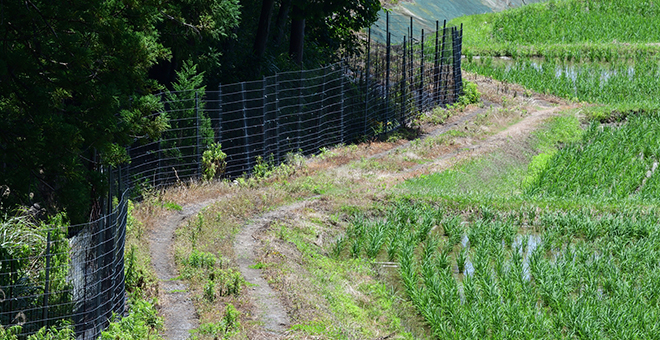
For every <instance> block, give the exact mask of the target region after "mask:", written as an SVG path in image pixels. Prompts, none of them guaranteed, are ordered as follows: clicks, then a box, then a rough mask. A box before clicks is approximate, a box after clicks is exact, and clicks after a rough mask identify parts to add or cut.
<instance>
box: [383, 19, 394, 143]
mask: <svg viewBox="0 0 660 340" xmlns="http://www.w3.org/2000/svg"><path fill="white" fill-rule="evenodd" d="M388 13H389V12H388ZM387 30H388V33H387V50H386V52H385V64H386V66H385V122H383V123H384V124H385V125H384V131H387V125H388V123H389V121H390V52H391V50H390V48H391V46H390V43H391V39H392V34H391V33H389V24H388V27H387Z"/></svg>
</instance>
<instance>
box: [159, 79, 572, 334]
mask: <svg viewBox="0 0 660 340" xmlns="http://www.w3.org/2000/svg"><path fill="white" fill-rule="evenodd" d="M498 91H499V90H498ZM498 95H499V93H498ZM533 102H534V103H533V105H530V106H533V107H534V109H532V110H530V111H529V112H528V113H527V114H526V115H525V116H524V117H522V118H521V119H519V120H518V121H517V122H516V123H515V124H512V125H510V126H508V127H506V128H504V129H503V130H502V131H500V132H498V133H495V134H493V135H490V136H488V137H486V138H483V139H474V140H472V141H471V142H470V143H469V145H462V146H461V147H460V148H454V149H452V150H447V152H443V153H441V154H439V155H436V156H434V157H435V158H434V160H433V161H431V162H426V163H423V164H414V165H409V166H407V167H406V168H404V169H400V170H398V171H385V172H386V173H382V174H380V175H379V178H382V177H389V178H395V179H397V180H402V179H405V178H410V177H413V176H417V175H419V174H421V173H428V172H433V171H439V170H442V169H445V168H447V167H449V166H451V164H453V162H454V161H453V160H454V159H457V158H465V157H473V156H479V155H481V154H485V153H487V152H490V151H491V150H494V149H495V148H497V147H500V146H502V145H503V144H504V143H506V142H507V141H509V140H511V139H520V138H524V137H526V136H528V135H529V134H530V133H531V132H532V131H533V130H535V129H536V128H538V126H539V125H540V124H541V123H542V122H543V121H544V120H545V119H547V118H548V117H550V116H552V115H555V114H556V113H557V112H559V111H561V110H564V109H566V108H568V107H569V105H566V104H563V105H554V104H551V103H550V102H547V101H544V100H543V99H541V98H539V99H538V100H533ZM489 109H491V108H480V109H479V108H477V109H472V110H470V111H468V112H465V113H460V114H458V115H457V116H455V117H452V118H451V119H450V120H449V122H448V123H446V124H445V125H442V126H439V127H436V128H434V129H433V130H430V131H428V132H427V133H426V134H425V135H424V136H422V137H421V138H420V140H424V139H425V138H430V137H435V136H438V135H440V134H443V133H445V132H447V131H449V130H451V129H455V128H457V127H460V126H462V125H464V124H467V123H470V122H472V121H474V120H475V119H476V118H477V117H478V116H479V115H480V114H482V113H484V112H486V111H487V110H489ZM411 144H412V143H411V142H406V143H403V144H401V145H398V146H396V147H390V148H389V149H388V150H385V151H382V152H378V153H375V154H372V155H371V156H368V157H366V158H370V159H379V158H384V157H386V156H388V155H391V154H393V153H395V151H396V150H399V151H401V149H406V148H410V147H411ZM349 167H350V165H349V164H345V165H342V166H335V168H334V169H333V168H332V167H330V168H327V169H325V170H323V171H328V170H329V171H332V173H333V174H334V176H339V177H342V176H349V175H350V174H348V172H347V171H338V169H340V168H349ZM363 175H364V174H361V175H358V176H363ZM350 176H353V175H350ZM360 186H361V185H360V184H358V185H357V187H356V188H352V190H358V191H359V190H362V189H364V188H361V187H360ZM228 197H229V196H225V197H224V199H227V198H228ZM218 200H219V199H213V200H207V201H204V202H201V203H197V204H189V205H186V206H184V207H183V209H182V211H180V212H176V213H173V214H170V215H169V216H167V217H166V218H165V220H163V222H162V224H161V225H160V227H159V228H155V229H154V230H153V231H152V232H151V235H150V252H151V257H152V263H153V266H154V269H155V271H156V274H157V276H158V279H159V280H160V282H159V288H160V289H159V299H160V304H161V306H162V308H161V315H162V316H163V317H164V319H165V328H166V331H165V334H164V337H165V338H167V339H187V338H188V336H189V331H190V330H192V329H195V328H196V327H197V325H198V318H197V315H196V312H195V309H194V306H193V303H192V301H191V296H190V293H189V292H188V289H187V287H186V284H185V283H184V282H182V281H181V280H177V279H176V278H177V277H178V273H177V270H176V266H175V264H174V255H173V254H174V249H173V243H174V233H175V230H176V229H177V227H179V226H180V225H181V224H182V223H183V222H184V221H185V220H186V219H187V218H189V217H192V216H194V215H196V214H197V213H199V212H200V211H201V210H202V209H203V208H204V207H206V206H208V205H210V204H213V203H214V202H217V201H218ZM312 200H314V198H308V199H306V200H304V201H300V202H297V203H294V204H291V205H287V206H283V207H279V208H277V209H276V210H273V211H271V212H268V213H265V214H263V215H261V216H259V217H256V218H255V219H254V220H253V221H252V222H251V223H249V224H247V225H245V226H243V227H242V228H241V231H240V232H239V233H238V234H237V235H236V238H235V240H234V243H233V249H234V254H235V256H236V261H237V263H238V267H239V270H240V272H241V273H242V275H243V277H244V278H245V280H246V281H247V282H248V283H249V285H248V287H247V289H246V291H247V292H248V296H249V298H250V301H251V302H252V305H253V306H254V307H253V308H254V310H253V311H252V313H253V315H254V316H255V319H256V321H258V323H259V324H260V325H262V326H260V328H261V329H262V332H260V336H259V338H264V339H273V338H281V337H283V336H285V331H286V330H287V329H288V328H289V326H290V324H291V322H292V321H291V320H290V319H289V316H288V315H287V309H286V308H285V306H284V304H283V302H282V299H281V298H282V294H286V292H280V291H275V290H273V288H272V287H271V285H270V284H269V283H268V282H267V281H266V280H265V279H264V273H263V271H262V270H261V269H258V267H257V266H255V265H256V264H257V263H256V260H257V254H258V252H259V250H260V249H261V247H262V246H263V245H262V243H261V242H260V241H259V240H258V238H257V237H256V235H257V233H259V232H260V231H262V230H263V229H264V228H268V227H269V226H270V224H271V223H272V222H273V221H276V220H280V219H284V218H286V217H290V216H291V215H292V214H293V213H295V212H296V211H297V210H300V209H302V208H305V207H306V206H307V205H308V204H309V203H310V202H311V201H312Z"/></svg>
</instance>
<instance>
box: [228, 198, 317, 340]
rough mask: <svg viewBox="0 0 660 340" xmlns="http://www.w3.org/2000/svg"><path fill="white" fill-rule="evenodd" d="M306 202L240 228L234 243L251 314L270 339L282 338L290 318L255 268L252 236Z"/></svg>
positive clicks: (303, 205) (276, 295)
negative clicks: (252, 305) (254, 315)
mask: <svg viewBox="0 0 660 340" xmlns="http://www.w3.org/2000/svg"><path fill="white" fill-rule="evenodd" d="M309 201H310V199H308V200H305V201H301V202H297V203H294V204H291V205H287V206H283V207H280V208H278V209H276V210H274V211H271V212H268V213H266V214H264V215H262V216H261V217H259V218H257V219H256V220H255V221H253V222H252V223H250V224H248V225H247V226H245V227H243V228H242V229H241V231H240V233H238V235H236V239H235V240H234V254H235V255H236V261H237V262H238V268H239V270H240V271H241V273H242V274H243V277H244V278H245V280H246V281H247V282H248V283H249V285H250V286H251V287H250V288H249V295H250V298H251V300H252V302H253V304H254V305H255V306H256V309H257V310H256V311H254V312H255V314H256V316H257V318H258V320H259V321H261V322H262V323H263V328H264V329H265V330H266V332H267V335H268V337H269V338H275V337H278V336H279V335H282V332H284V331H285V330H286V329H287V328H288V326H289V317H288V316H287V313H286V309H285V308H284V305H283V304H282V301H281V300H280V298H279V296H278V293H277V292H275V291H274V290H273V289H272V288H271V287H270V285H269V284H268V282H267V281H266V280H265V279H264V278H263V275H262V270H261V269H258V268H256V267H255V264H256V262H255V259H256V258H257V254H256V250H257V247H259V246H260V244H259V242H258V241H257V239H256V237H255V236H254V234H255V233H257V232H258V231H259V230H260V229H262V228H267V227H268V226H269V225H270V223H271V222H273V221H275V220H278V219H282V218H284V217H285V216H286V215H287V214H289V213H291V212H293V211H295V210H298V209H302V208H304V207H305V206H306V205H307V203H308V202H309Z"/></svg>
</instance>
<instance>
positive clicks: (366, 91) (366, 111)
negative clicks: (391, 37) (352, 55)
mask: <svg viewBox="0 0 660 340" xmlns="http://www.w3.org/2000/svg"><path fill="white" fill-rule="evenodd" d="M370 66H371V27H369V37H368V38H367V72H366V73H367V75H366V77H365V82H364V83H365V85H364V96H365V97H364V135H365V136H366V135H367V115H368V114H369V78H370V75H371V73H370V71H371V70H370V69H369V68H370Z"/></svg>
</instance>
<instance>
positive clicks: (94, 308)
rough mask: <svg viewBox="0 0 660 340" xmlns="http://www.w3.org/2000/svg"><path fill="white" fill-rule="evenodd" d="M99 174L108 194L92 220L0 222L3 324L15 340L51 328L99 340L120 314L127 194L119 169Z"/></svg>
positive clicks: (0, 318) (0, 317)
mask: <svg viewBox="0 0 660 340" xmlns="http://www.w3.org/2000/svg"><path fill="white" fill-rule="evenodd" d="M104 172H106V175H107V176H108V179H109V183H108V184H109V185H110V189H111V190H110V193H109V195H108V197H106V198H105V199H101V200H99V203H98V204H97V206H96V207H95V209H94V211H95V214H96V215H98V217H97V218H95V219H94V220H93V221H92V222H89V223H86V224H82V225H70V226H67V225H65V224H63V223H62V219H61V216H57V217H55V218H54V219H53V220H51V221H50V222H51V223H50V224H49V225H44V223H43V222H35V221H34V220H32V219H30V218H29V217H22V218H14V219H10V220H8V221H5V222H4V223H3V224H2V225H0V253H1V254H0V325H2V326H3V327H5V328H9V327H12V326H20V327H21V331H20V332H19V335H20V338H25V337H27V336H28V335H31V334H34V333H36V332H37V331H38V330H39V329H41V328H42V327H47V328H50V327H52V326H55V327H58V328H61V327H71V328H72V329H73V330H74V331H75V333H76V335H77V338H78V339H96V338H98V337H99V336H100V333H101V331H102V330H103V329H104V328H105V327H107V325H108V322H109V320H110V319H111V318H112V315H113V313H114V314H116V315H120V316H121V315H123V314H124V312H125V310H124V309H125V305H126V304H125V299H126V293H125V285H124V242H125V238H126V237H125V236H126V221H127V197H126V194H127V193H126V191H125V190H124V189H123V188H124V187H123V185H121V184H122V183H121V176H118V174H121V171H119V169H116V170H114V171H110V170H109V169H105V171H104ZM110 173H112V174H110Z"/></svg>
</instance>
